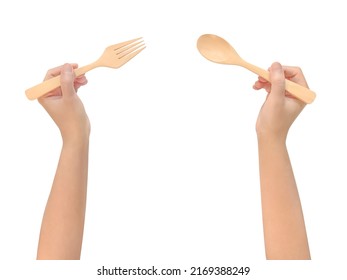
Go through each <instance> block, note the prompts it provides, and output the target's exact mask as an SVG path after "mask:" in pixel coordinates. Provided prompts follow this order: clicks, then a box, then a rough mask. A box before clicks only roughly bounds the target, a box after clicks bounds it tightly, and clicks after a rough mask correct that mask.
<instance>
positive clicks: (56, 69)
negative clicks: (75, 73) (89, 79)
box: [44, 63, 78, 81]
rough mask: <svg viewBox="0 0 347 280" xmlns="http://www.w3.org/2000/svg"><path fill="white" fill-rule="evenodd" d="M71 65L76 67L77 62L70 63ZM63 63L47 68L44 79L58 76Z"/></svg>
mask: <svg viewBox="0 0 347 280" xmlns="http://www.w3.org/2000/svg"><path fill="white" fill-rule="evenodd" d="M71 65H72V68H73V69H76V68H77V67H78V64H77V63H71ZM62 67H63V65H60V66H57V67H54V68H52V69H49V70H48V71H47V73H46V76H45V78H44V81H45V80H48V79H51V78H53V77H56V76H59V75H60V73H61V69H62Z"/></svg>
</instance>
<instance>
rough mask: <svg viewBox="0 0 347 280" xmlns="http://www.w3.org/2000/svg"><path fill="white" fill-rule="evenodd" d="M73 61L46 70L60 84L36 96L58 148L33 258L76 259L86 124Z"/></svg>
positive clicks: (79, 80)
mask: <svg viewBox="0 0 347 280" xmlns="http://www.w3.org/2000/svg"><path fill="white" fill-rule="evenodd" d="M73 68H77V64H65V65H63V66H60V67H57V68H54V69H51V70H49V71H48V72H47V75H46V77H45V80H46V79H49V78H52V77H54V76H57V75H59V74H61V87H59V88H57V89H55V90H54V91H52V92H50V93H48V94H47V95H45V96H43V97H41V98H40V99H39V102H40V104H41V105H42V106H43V107H44V109H45V110H46V111H47V113H48V114H49V115H50V116H51V118H52V119H53V121H54V122H55V124H56V125H57V126H58V128H59V130H60V133H61V136H62V141H63V145H62V150H61V154H60V159H59V162H58V167H57V170H56V174H55V177H54V181H53V185H52V188H51V192H50V195H49V198H48V201H47V205H46V209H45V212H44V216H43V219H42V225H41V232H40V238H39V244H38V251H37V259H56V260H58V259H65V260H73V259H80V255H81V247H82V239H83V229H84V219H85V209H86V195H87V178H88V149H89V134H90V123H89V119H88V116H87V114H86V112H85V109H84V106H83V104H82V102H81V100H80V98H79V97H78V95H77V93H76V91H77V89H78V88H79V87H81V86H83V85H85V84H86V83H87V80H86V78H85V76H80V77H78V78H76V77H75V74H74V73H73V71H72V70H73Z"/></svg>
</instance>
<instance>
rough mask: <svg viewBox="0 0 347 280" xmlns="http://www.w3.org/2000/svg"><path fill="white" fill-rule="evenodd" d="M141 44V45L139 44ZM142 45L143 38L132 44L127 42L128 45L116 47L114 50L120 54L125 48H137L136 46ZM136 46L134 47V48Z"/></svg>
mask: <svg viewBox="0 0 347 280" xmlns="http://www.w3.org/2000/svg"><path fill="white" fill-rule="evenodd" d="M140 44H141V45H140ZM139 45H140V46H142V45H143V40H142V41H138V42H135V43H133V44H129V45H125V46H124V47H121V48H118V49H115V52H116V54H117V55H119V54H122V53H124V52H126V51H127V50H130V49H134V50H135V49H137V48H138V47H140V46H139ZM135 47H136V48H135Z"/></svg>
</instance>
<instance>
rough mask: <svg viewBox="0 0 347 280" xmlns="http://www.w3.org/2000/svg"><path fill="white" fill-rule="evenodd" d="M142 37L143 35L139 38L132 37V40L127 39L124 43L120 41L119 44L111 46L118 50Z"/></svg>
mask: <svg viewBox="0 0 347 280" xmlns="http://www.w3.org/2000/svg"><path fill="white" fill-rule="evenodd" d="M140 39H142V37H139V38H136V39H132V40H129V41H125V42H122V43H118V44H115V45H112V46H109V48H110V49H113V50H118V49H120V48H122V47H124V46H126V45H129V44H131V43H134V42H136V41H138V40H140Z"/></svg>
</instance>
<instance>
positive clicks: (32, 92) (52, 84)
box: [25, 63, 97, 100]
mask: <svg viewBox="0 0 347 280" xmlns="http://www.w3.org/2000/svg"><path fill="white" fill-rule="evenodd" d="M95 67H97V65H96V64H95V63H92V64H89V65H86V66H83V67H80V68H77V69H75V70H74V72H75V75H76V77H79V76H82V75H83V74H84V73H86V72H88V71H90V70H92V69H94V68H95ZM58 87H60V75H58V76H55V77H53V78H51V79H49V80H46V81H43V82H42V83H40V84H38V85H36V86H33V87H31V88H29V89H27V90H26V91H25V95H26V96H27V98H28V99H30V100H34V99H37V98H40V97H41V96H43V95H45V94H46V93H48V92H50V91H52V90H54V89H56V88H58Z"/></svg>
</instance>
